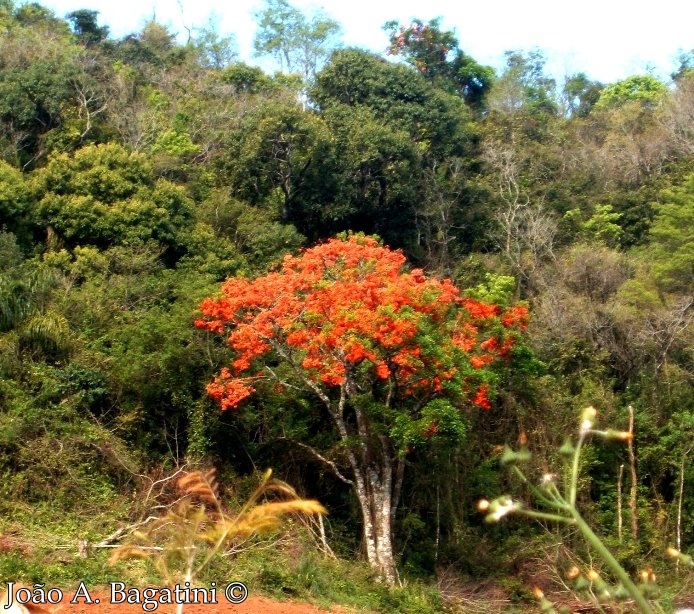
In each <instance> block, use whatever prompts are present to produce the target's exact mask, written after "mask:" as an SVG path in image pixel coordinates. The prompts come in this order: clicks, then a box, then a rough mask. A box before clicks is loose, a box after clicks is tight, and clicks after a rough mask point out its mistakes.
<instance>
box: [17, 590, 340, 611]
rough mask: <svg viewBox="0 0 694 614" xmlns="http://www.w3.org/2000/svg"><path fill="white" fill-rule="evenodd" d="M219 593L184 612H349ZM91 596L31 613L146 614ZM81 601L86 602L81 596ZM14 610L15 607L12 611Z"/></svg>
mask: <svg viewBox="0 0 694 614" xmlns="http://www.w3.org/2000/svg"><path fill="white" fill-rule="evenodd" d="M220 592H221V594H218V595H217V601H218V603H217V604H216V605H215V604H198V605H196V604H186V605H185V606H184V610H183V612H184V614H217V613H220V614H327V613H328V612H329V613H331V614H345V613H346V611H345V610H342V609H339V608H333V609H331V610H321V609H319V608H317V607H316V606H314V605H311V604H307V603H296V602H293V601H272V600H270V599H266V598H265V597H254V596H249V597H248V599H247V600H246V601H244V602H243V603H240V604H232V603H229V602H228V601H227V600H226V599H225V597H224V594H223V591H220ZM89 594H90V596H91V598H92V599H93V600H94V601H96V600H97V599H99V603H98V604H97V603H92V604H85V603H81V604H80V605H71V604H70V600H71V599H72V593H70V592H68V591H64V597H63V601H62V602H61V603H60V604H56V605H53V606H41V608H39V607H37V606H32V607H31V610H30V612H31V613H32V614H33V613H34V612H36V614H47V613H50V614H142V612H144V611H145V610H143V608H142V605H139V604H128V603H117V604H114V603H109V598H110V593H109V591H108V590H104V589H100V590H91V589H90V590H89ZM80 601H84V600H82V599H80ZM150 611H155V612H156V613H157V614H160V613H161V614H174V613H175V612H176V606H175V605H165V604H162V605H159V607H158V608H157V609H156V610H150ZM11 612H14V610H11Z"/></svg>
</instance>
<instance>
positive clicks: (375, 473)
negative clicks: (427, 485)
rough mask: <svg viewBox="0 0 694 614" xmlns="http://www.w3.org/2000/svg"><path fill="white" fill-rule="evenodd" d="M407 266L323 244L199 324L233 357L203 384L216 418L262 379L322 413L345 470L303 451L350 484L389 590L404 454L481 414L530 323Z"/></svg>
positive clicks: (232, 295) (225, 292) (356, 245)
mask: <svg viewBox="0 0 694 614" xmlns="http://www.w3.org/2000/svg"><path fill="white" fill-rule="evenodd" d="M405 265H406V263H405V257H404V256H403V255H402V253H400V252H398V251H393V250H390V249H388V248H387V247H384V246H383V245H381V244H380V243H379V242H378V241H377V240H376V239H374V238H371V237H367V236H363V235H353V236H349V237H346V238H340V239H332V240H330V241H327V242H326V243H323V244H320V245H318V246H316V247H313V248H311V249H307V250H306V251H304V252H303V253H302V254H301V255H299V256H296V257H295V256H287V257H286V258H285V259H284V262H283V264H282V267H281V269H280V270H279V271H277V272H272V273H269V274H267V275H265V276H263V277H259V278H257V279H255V280H247V279H240V278H234V279H230V280H228V281H227V282H226V283H225V284H224V285H223V286H222V294H221V296H219V297H217V298H208V299H206V300H205V301H203V302H202V304H201V306H200V309H201V312H202V317H201V318H200V319H198V320H197V321H196V325H197V326H198V327H200V328H204V329H208V330H210V331H213V332H215V333H219V334H222V335H224V336H225V337H226V338H227V341H228V344H229V347H230V348H231V349H232V350H233V352H234V357H233V360H232V361H231V363H230V365H229V366H228V367H225V368H223V369H222V370H221V372H220V373H219V374H218V376H217V377H216V378H215V380H214V381H213V382H211V383H210V384H209V385H208V392H209V394H210V395H211V396H213V397H214V398H216V399H217V400H218V401H219V402H220V404H221V407H222V409H235V408H237V407H239V405H240V404H242V403H243V402H244V401H245V400H246V399H247V398H248V397H249V396H251V395H252V394H253V393H254V392H255V391H256V388H257V387H258V386H259V385H261V383H262V382H265V381H267V380H270V381H272V382H273V384H274V386H275V388H279V389H286V390H287V391H288V392H291V391H292V390H295V389H296V388H297V386H298V387H300V388H302V389H305V390H308V391H309V392H311V393H312V394H314V395H315V397H316V398H317V399H318V400H319V401H320V403H321V405H322V406H324V408H325V411H327V413H328V415H329V416H330V418H331V421H332V424H333V425H334V428H335V429H336V434H337V436H338V437H339V439H340V441H341V443H342V446H341V449H342V451H343V452H342V453H343V454H344V459H345V464H347V465H348V466H349V472H344V473H343V470H342V469H341V468H340V466H339V463H338V462H335V461H334V460H331V459H330V458H328V457H326V456H324V455H323V454H322V453H321V452H320V451H319V450H316V449H312V448H311V451H312V453H313V454H314V455H315V457H316V458H318V459H319V460H321V461H322V462H324V463H326V464H327V465H328V466H330V468H331V469H332V470H333V471H334V473H335V474H336V475H337V476H338V477H339V478H340V479H342V480H343V481H345V482H347V483H348V484H350V485H351V486H352V487H353V489H354V491H355V494H356V496H357V499H358V501H359V505H360V509H361V512H362V519H363V528H364V540H365V545H366V551H367V556H368V559H369V562H370V564H371V565H372V567H373V568H374V570H375V572H376V573H377V574H378V575H379V576H380V577H382V578H383V579H384V580H385V581H387V582H389V583H393V582H395V580H396V569H395V562H394V557H393V548H392V525H393V519H394V516H395V511H396V508H397V505H398V499H399V494H400V489H401V486H402V481H403V476H404V468H405V465H404V461H405V457H406V455H407V453H408V451H409V450H410V449H411V448H413V447H415V446H419V445H425V444H426V442H427V440H428V439H431V438H432V437H447V438H451V439H456V438H457V439H459V438H461V437H462V436H463V434H464V431H465V418H464V416H465V411H466V410H468V411H469V410H470V408H475V407H477V408H480V409H482V410H488V409H490V408H491V403H492V401H491V398H492V396H491V395H492V392H493V387H494V381H495V371H494V367H495V365H497V364H499V363H500V362H504V361H510V360H511V359H512V356H513V348H514V343H515V342H516V340H517V338H518V335H519V334H520V330H521V329H522V328H524V327H525V325H526V320H527V310H526V309H525V308H524V307H520V306H517V307H511V308H509V309H506V310H503V311H502V310H501V309H500V308H499V307H498V306H497V305H493V304H488V303H484V302H481V301H477V300H473V299H470V298H465V297H464V296H462V295H461V293H460V291H459V290H458V289H457V288H456V287H455V286H454V285H453V284H452V283H451V281H450V280H446V279H444V280H439V279H433V278H428V277H427V276H425V275H424V273H423V272H422V271H421V270H419V269H414V270H408V269H407V268H406V266H405ZM278 365H282V366H283V367H284V370H283V371H282V372H281V373H280V372H279V370H278ZM294 394H295V393H294ZM304 447H306V448H308V446H305V445H304ZM345 474H346V475H345ZM348 476H349V477H348Z"/></svg>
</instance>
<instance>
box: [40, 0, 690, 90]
mask: <svg viewBox="0 0 694 614" xmlns="http://www.w3.org/2000/svg"><path fill="white" fill-rule="evenodd" d="M290 1H291V0H290ZM39 3H40V4H42V5H44V6H47V7H49V8H51V9H53V10H54V11H55V13H56V14H57V15H58V16H59V17H63V16H64V15H65V14H66V13H68V12H70V11H73V10H76V9H80V8H88V9H93V10H97V11H99V23H100V24H101V25H108V26H109V27H110V28H111V36H113V37H116V38H118V37H121V36H124V35H126V34H129V33H131V32H137V31H139V30H140V29H141V28H142V26H143V24H144V23H145V22H146V21H147V20H148V19H150V18H151V17H152V16H153V15H156V18H157V21H159V22H160V23H163V24H165V25H167V26H169V27H170V29H171V31H173V32H176V33H179V34H180V35H182V36H185V33H186V30H185V28H184V26H188V27H189V28H190V27H195V26H198V27H200V26H204V25H205V24H206V23H207V22H208V19H209V18H210V16H212V15H214V16H215V19H216V22H217V25H218V31H219V32H220V33H221V34H234V35H235V37H236V40H237V43H238V48H239V51H240V53H241V56H242V59H244V60H245V61H253V57H252V54H253V50H252V41H253V35H254V32H255V24H254V20H253V13H254V12H255V11H257V10H258V9H260V8H262V6H263V1H262V0H39ZM292 4H294V5H295V6H297V7H298V8H301V9H302V10H306V11H308V12H309V13H310V11H311V10H312V9H314V8H316V7H317V6H318V7H322V8H323V9H324V10H325V11H326V12H327V13H328V14H329V15H330V16H331V17H333V18H334V19H335V20H336V21H338V22H340V23H341V24H342V27H343V36H342V39H343V42H344V44H345V45H354V46H359V47H365V48H368V49H372V50H374V51H376V52H383V51H384V49H385V47H386V45H387V36H386V34H385V32H383V30H382V29H381V27H382V25H383V24H384V23H385V22H386V21H388V20H391V19H395V20H398V21H399V22H402V23H407V22H409V20H410V19H412V18H413V17H416V18H419V19H423V20H425V21H427V20H429V19H432V18H434V17H442V19H443V21H442V25H443V27H444V28H446V29H451V30H454V31H455V32H456V35H457V37H458V39H459V41H460V47H461V48H462V49H463V50H464V51H465V52H466V53H468V54H469V55H471V56H472V57H474V58H475V59H476V60H477V61H478V62H481V63H483V64H490V65H492V66H495V67H499V66H500V65H501V63H502V56H503V52H504V51H505V50H508V49H525V50H527V49H531V48H533V47H540V48H541V49H543V50H544V51H545V52H546V55H547V57H548V60H549V61H548V65H547V69H548V71H549V72H551V73H552V74H553V75H555V76H557V77H560V78H561V76H563V75H564V74H567V73H573V72H579V71H583V72H586V73H587V74H588V76H589V77H590V78H592V79H597V80H599V81H602V82H603V83H609V82H613V81H616V80H618V79H622V78H624V77H626V76H629V75H633V74H637V73H644V72H647V71H648V70H652V71H653V72H654V73H655V74H656V75H657V76H661V77H664V78H667V77H668V75H669V74H670V72H672V70H673V68H674V67H675V66H676V65H677V64H676V58H677V55H678V53H679V51H682V50H684V51H688V50H691V49H693V48H694V27H693V24H694V0H651V1H648V0H581V1H574V2H567V1H566V0H564V1H561V0H438V1H435V2H432V1H431V0H430V1H428V2H427V1H425V0H368V1H367V0H323V1H322V2H319V3H317V2H316V1H315V0H293V1H292Z"/></svg>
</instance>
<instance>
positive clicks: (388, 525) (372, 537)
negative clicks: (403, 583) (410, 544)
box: [352, 461, 398, 586]
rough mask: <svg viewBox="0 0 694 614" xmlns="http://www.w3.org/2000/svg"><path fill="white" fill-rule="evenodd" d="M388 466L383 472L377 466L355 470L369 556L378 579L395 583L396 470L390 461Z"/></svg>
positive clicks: (356, 489) (389, 583) (367, 555)
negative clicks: (394, 512)
mask: <svg viewBox="0 0 694 614" xmlns="http://www.w3.org/2000/svg"><path fill="white" fill-rule="evenodd" d="M385 465H386V466H384V467H381V468H380V469H381V471H378V470H377V469H376V468H375V467H370V468H368V469H367V470H366V471H362V470H361V468H360V467H353V468H352V469H353V471H354V477H355V479H354V486H355V492H356V495H357V499H358V501H359V507H360V509H361V515H362V522H363V525H364V544H365V547H366V557H367V559H368V561H369V565H371V569H373V571H374V573H375V574H376V575H377V576H378V578H379V579H381V580H382V581H384V582H385V583H386V584H388V585H391V586H392V585H394V584H395V583H396V582H397V581H398V574H397V569H396V567H395V557H394V555H393V526H392V508H393V492H392V486H393V480H392V473H393V470H392V466H391V463H390V461H386V463H385Z"/></svg>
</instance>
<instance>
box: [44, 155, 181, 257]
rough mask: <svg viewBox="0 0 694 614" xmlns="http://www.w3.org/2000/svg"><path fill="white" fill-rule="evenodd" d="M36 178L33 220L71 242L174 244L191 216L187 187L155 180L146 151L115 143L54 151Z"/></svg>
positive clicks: (178, 239) (175, 244)
mask: <svg viewBox="0 0 694 614" xmlns="http://www.w3.org/2000/svg"><path fill="white" fill-rule="evenodd" d="M31 183H32V189H33V191H34V193H35V195H36V196H35V198H36V206H35V209H34V211H33V219H34V223H35V224H37V225H38V226H39V227H41V228H43V229H44V230H46V229H49V228H50V229H51V230H52V231H53V232H55V233H56V234H57V235H58V237H59V238H60V239H63V240H65V241H67V242H68V243H69V244H72V245H75V244H84V243H87V244H94V245H98V246H107V245H113V244H123V243H131V242H133V241H146V240H148V239H154V240H156V241H158V242H160V243H161V244H163V245H164V246H171V247H173V246H177V245H179V243H180V241H181V237H180V236H179V233H181V231H183V229H184V228H186V227H187V226H188V225H189V223H190V220H191V217H192V206H191V202H190V200H189V199H188V197H187V196H186V194H185V192H184V190H183V189H182V188H180V187H178V186H176V185H174V184H172V183H170V182H168V181H165V180H163V179H155V178H154V177H153V175H152V171H151V168H150V166H149V164H148V163H147V161H146V159H145V158H144V156H142V155H141V154H135V153H128V152H127V151H126V150H125V149H123V148H122V147H120V146H119V145H116V144H108V145H90V146H87V147H84V148H82V149H80V150H78V151H77V152H75V154H74V155H68V154H60V155H55V156H53V157H51V159H50V160H49V162H48V164H47V165H46V167H45V168H42V169H39V170H37V171H35V172H34V173H33V175H32V177H31Z"/></svg>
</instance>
